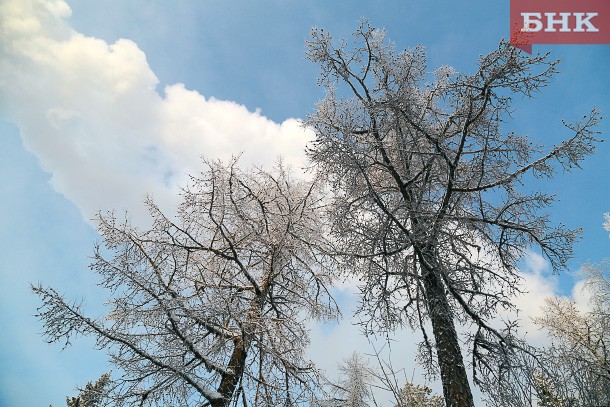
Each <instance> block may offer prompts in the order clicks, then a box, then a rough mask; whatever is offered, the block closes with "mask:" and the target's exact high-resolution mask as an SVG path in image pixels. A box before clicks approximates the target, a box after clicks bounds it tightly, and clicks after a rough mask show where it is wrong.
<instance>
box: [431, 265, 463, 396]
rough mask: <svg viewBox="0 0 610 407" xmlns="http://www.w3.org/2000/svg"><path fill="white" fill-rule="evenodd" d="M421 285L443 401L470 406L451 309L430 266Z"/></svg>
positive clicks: (441, 286) (441, 284) (442, 288)
mask: <svg viewBox="0 0 610 407" xmlns="http://www.w3.org/2000/svg"><path fill="white" fill-rule="evenodd" d="M424 288H425V290H426V298H427V301H428V309H429V314H430V319H431V321H432V331H433V333H434V340H435V342H436V352H437V358H438V364H439V367H440V371H441V381H442V382H443V395H444V397H445V402H446V403H447V406H449V407H472V406H474V401H473V399H472V392H471V391H470V384H469V382H468V376H467V375H466V367H465V366H464V360H463V358H462V351H461V348H460V344H459V342H458V336H457V332H456V330H455V325H454V323H453V313H452V312H451V308H450V307H449V301H448V300H447V295H446V294H445V288H444V286H443V283H442V281H441V280H440V278H439V277H438V276H437V275H436V274H435V273H434V271H433V270H427V271H426V274H425V275H424Z"/></svg>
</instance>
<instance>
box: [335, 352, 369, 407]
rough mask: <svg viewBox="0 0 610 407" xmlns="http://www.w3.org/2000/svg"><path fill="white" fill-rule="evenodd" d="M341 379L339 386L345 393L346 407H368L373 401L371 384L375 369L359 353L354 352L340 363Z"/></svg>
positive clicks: (341, 391) (344, 404) (344, 403)
mask: <svg viewBox="0 0 610 407" xmlns="http://www.w3.org/2000/svg"><path fill="white" fill-rule="evenodd" d="M339 373H340V375H341V379H340V382H339V386H337V388H338V389H339V390H340V393H342V394H343V404H342V406H345V407H368V406H371V405H372V402H373V392H372V388H371V385H372V383H373V380H374V373H373V370H372V369H371V368H370V367H369V366H368V364H367V363H366V361H365V360H364V359H363V358H362V356H360V355H359V354H358V353H355V352H354V353H353V354H352V355H351V356H350V357H348V358H346V359H345V360H344V361H343V362H342V363H340V364H339Z"/></svg>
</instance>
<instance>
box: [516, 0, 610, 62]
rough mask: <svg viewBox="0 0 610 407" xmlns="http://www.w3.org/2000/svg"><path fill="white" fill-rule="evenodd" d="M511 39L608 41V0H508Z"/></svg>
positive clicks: (522, 43) (527, 46)
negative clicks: (509, 0)
mask: <svg viewBox="0 0 610 407" xmlns="http://www.w3.org/2000/svg"><path fill="white" fill-rule="evenodd" d="M510 43H511V44H513V45H514V46H516V47H518V48H520V49H522V50H524V51H525V52H527V53H529V54H531V53H532V44H610V0H511V2H510Z"/></svg>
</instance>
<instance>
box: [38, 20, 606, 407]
mask: <svg viewBox="0 0 610 407" xmlns="http://www.w3.org/2000/svg"><path fill="white" fill-rule="evenodd" d="M354 38H355V40H354V42H353V43H347V42H345V41H342V42H340V43H339V44H336V43H334V42H333V39H332V36H331V35H330V34H329V33H327V32H325V31H323V30H319V29H314V30H313V32H312V37H311V39H310V40H309V41H308V51H307V55H308V57H309V59H311V60H312V61H314V62H317V63H319V64H320V66H321V67H322V77H321V84H323V85H324V87H325V90H326V97H325V99H324V100H322V101H321V102H320V103H319V104H318V106H317V110H316V111H315V112H314V113H313V114H311V115H310V116H309V119H308V122H307V125H308V126H310V127H311V128H313V129H314V130H315V132H316V140H315V141H314V142H313V144H312V145H311V146H310V149H309V151H308V153H309V157H310V159H311V163H312V165H313V166H314V167H315V168H316V170H317V174H318V175H319V176H318V177H317V178H316V180H315V181H313V182H302V181H298V180H295V179H292V178H291V177H290V176H289V175H288V174H287V172H286V170H285V169H284V168H283V167H282V166H279V167H278V168H276V170H275V172H273V173H268V172H264V171H262V170H254V171H253V172H252V173H246V172H242V171H241V170H239V169H238V167H237V166H236V165H235V163H231V164H230V165H228V166H224V165H221V164H219V163H208V164H207V165H208V170H207V171H206V172H205V173H203V174H202V175H201V176H200V177H198V178H197V177H195V178H193V179H192V182H191V185H190V186H189V187H188V188H186V189H185V190H184V192H183V203H182V205H181V206H180V208H179V214H178V215H179V216H178V219H177V220H173V218H172V217H168V216H167V215H165V214H163V213H162V212H161V211H160V210H159V208H157V206H155V204H154V203H153V202H152V201H150V200H149V201H148V205H149V208H150V213H151V216H152V218H153V226H152V228H151V229H150V230H146V231H140V230H139V229H138V228H136V227H134V226H133V225H130V223H129V222H128V221H125V222H119V221H118V220H117V219H116V218H115V217H114V216H113V215H107V216H100V218H99V232H100V234H101V235H102V237H103V246H100V247H98V248H97V250H96V253H95V262H94V264H93V265H92V268H93V270H94V271H95V272H97V273H98V274H99V275H100V276H101V277H102V286H103V287H105V288H106V289H108V290H110V292H111V294H112V300H111V301H110V303H109V307H110V310H109V312H108V313H107V314H106V315H105V316H103V317H100V318H97V319H92V318H89V317H87V316H85V315H84V314H83V313H82V312H81V309H80V307H79V306H78V305H77V304H74V303H71V302H68V301H66V300H64V298H63V297H62V296H61V295H59V294H58V293H57V292H56V291H55V290H53V289H51V288H45V287H42V286H37V287H34V288H33V289H34V291H35V292H36V293H37V294H38V295H39V296H40V297H41V299H42V302H43V305H42V306H41V308H40V313H39V317H40V318H41V319H42V320H43V321H44V333H45V335H46V336H47V338H48V340H49V341H51V342H54V341H60V340H64V341H65V343H66V344H68V343H69V342H70V340H71V339H72V338H73V337H74V336H75V335H77V334H83V335H92V336H94V337H96V338H97V340H98V346H99V347H100V348H108V349H111V350H112V354H111V357H112V362H113V363H114V364H115V365H116V366H118V367H119V368H120V371H121V372H123V376H122V377H120V378H119V379H117V380H115V381H113V382H112V384H111V386H110V387H111V388H110V391H109V397H110V398H111V400H112V402H113V404H114V405H124V404H125V405H129V404H136V403H140V404H147V405H148V404H150V405H176V404H179V405H211V406H229V405H238V404H240V403H241V405H244V406H250V405H252V406H279V405H298V404H302V403H311V402H312V400H315V399H319V397H317V396H316V392H317V391H319V389H320V388H321V387H320V375H319V373H318V372H317V370H316V369H315V368H314V366H313V365H312V364H311V363H310V362H308V361H306V360H305V358H304V354H303V352H304V349H305V347H306V345H307V343H308V339H307V338H308V336H307V331H306V329H305V325H304V323H305V320H306V319H308V318H318V319H319V318H333V317H334V316H336V315H337V312H338V310H337V307H336V304H335V303H334V301H333V299H332V297H331V296H330V294H329V286H330V283H331V277H332V276H333V275H334V274H335V272H336V270H338V272H340V273H346V274H348V275H351V276H354V275H355V276H357V277H358V278H359V279H360V281H362V286H361V290H362V299H361V307H360V310H359V311H360V313H361V315H362V316H364V318H363V320H364V321H365V322H364V323H363V328H364V332H365V334H366V335H369V334H371V333H379V332H387V331H392V330H395V329H397V328H402V327H405V326H408V327H410V328H413V329H419V330H420V331H421V334H422V342H421V355H420V359H421V362H422V363H423V365H424V366H425V367H426V368H427V369H428V372H429V373H431V374H433V375H434V374H437V373H438V374H440V378H441V381H442V384H443V395H444V400H445V402H446V403H447V405H450V406H472V405H473V404H474V401H473V397H472V392H471V388H470V384H469V379H468V375H467V365H468V364H470V366H471V368H472V372H473V377H474V382H475V384H477V385H479V386H481V387H482V388H483V389H488V390H490V389H502V388H504V387H503V386H506V385H508V384H507V383H509V382H510V381H511V380H513V381H514V380H517V381H519V380H521V379H519V378H518V377H516V376H515V374H514V372H516V371H518V369H517V368H518V367H520V366H526V365H527V366H529V365H531V364H528V363H529V360H530V359H533V360H538V359H539V355H538V354H537V353H536V352H535V351H534V350H533V349H531V348H530V347H528V346H527V345H526V344H525V343H523V342H522V341H520V340H517V339H516V337H515V335H514V326H513V325H510V324H508V325H507V326H506V327H500V328H498V327H496V326H494V325H493V324H492V322H490V321H491V320H492V319H493V318H494V317H495V316H496V315H497V312H498V311H499V310H502V309H506V308H509V309H510V308H513V307H514V305H513V296H514V295H515V294H516V293H517V292H519V290H520V284H519V283H520V274H519V272H518V269H517V263H518V261H519V260H520V258H521V257H522V256H523V254H524V253H525V252H526V250H528V249H529V248H531V247H532V246H534V247H535V248H537V249H538V250H539V251H540V252H541V253H542V254H543V255H544V256H545V257H546V258H547V259H548V260H549V261H550V263H551V264H552V266H553V267H554V269H556V270H560V269H562V268H564V267H565V266H566V262H567V260H568V259H569V258H570V257H571V256H572V244H573V242H574V241H575V240H576V239H577V237H578V231H576V230H571V229H568V228H566V227H565V226H563V225H558V226H556V225H552V224H551V223H550V221H549V218H548V215H547V212H546V210H547V208H548V207H549V206H550V205H551V204H552V203H553V200H554V199H553V196H550V195H546V194H543V193H538V192H528V191H524V189H523V184H524V181H525V180H526V179H527V177H530V176H534V177H547V178H549V177H553V176H554V175H555V174H556V173H557V171H558V170H564V171H570V170H572V169H573V168H575V167H578V166H579V163H580V162H581V160H582V159H583V158H584V157H585V156H587V155H589V154H591V153H592V152H593V150H594V148H595V144H596V143H597V142H598V140H597V139H596V134H597V133H598V132H597V131H596V130H595V128H596V125H597V124H598V122H599V120H600V117H599V114H598V113H597V112H596V111H595V110H593V111H592V112H591V113H590V114H589V115H587V116H584V117H583V118H582V119H581V120H579V121H577V122H576V123H574V124H568V123H565V126H566V128H567V130H568V132H569V133H570V137H569V138H568V139H566V140H565V141H562V142H561V143H558V144H557V145H555V146H553V147H552V148H550V149H545V148H544V147H543V146H538V145H536V144H534V143H533V142H532V141H530V139H529V138H527V137H525V136H522V135H518V134H516V133H514V132H511V131H506V130H505V129H504V126H505V124H506V122H507V121H508V120H509V119H510V113H511V109H512V102H513V98H514V97H515V96H522V95H524V96H526V97H531V96H532V95H534V94H535V93H536V92H538V91H539V90H540V89H542V88H543V87H544V86H545V85H546V84H547V83H548V82H549V81H550V80H551V78H552V77H553V75H554V74H555V73H556V71H557V61H553V60H550V59H549V57H548V55H536V56H533V57H527V56H523V55H521V54H520V52H519V51H518V50H517V49H515V48H513V47H512V46H510V45H509V44H507V43H505V42H502V43H500V45H499V47H498V49H497V50H494V51H493V52H491V53H490V54H488V55H487V56H484V57H482V58H481V59H480V60H479V61H478V64H477V69H476V71H475V72H474V73H472V74H459V73H456V72H455V71H454V70H453V69H451V68H448V67H442V68H439V69H437V70H436V71H435V72H434V74H433V75H430V74H429V73H428V72H427V67H426V56H425V53H424V51H423V49H422V48H419V47H418V48H414V49H411V50H406V51H403V52H396V51H395V50H394V47H393V45H392V44H391V43H389V42H388V41H387V40H386V38H385V33H384V32H383V31H382V30H378V29H374V28H372V27H371V26H369V24H368V23H367V22H364V23H363V24H362V25H361V26H360V27H359V29H358V30H357V31H356V33H355V35H354ZM323 192H326V193H327V194H326V196H324V195H325V194H324V193H323ZM549 306H551V305H549ZM458 324H461V325H463V326H466V327H467V328H469V329H466V331H467V332H469V333H468V334H467V335H466V337H465V338H462V340H463V342H462V341H460V338H459V335H458V333H457V329H456V326H458ZM430 327H431V332H430ZM462 343H464V344H466V349H465V352H467V354H468V355H469V356H470V359H469V361H467V362H465V359H464V353H463V351H462ZM348 370H349V369H348ZM365 376H366V375H365ZM527 377H533V376H531V375H530V376H527ZM358 380H360V379H358ZM358 380H356V378H354V379H353V380H352V382H353V383H356V382H357V381H358ZM528 380H529V379H528ZM353 383H352V384H353ZM362 383H364V382H362ZM362 383H361V384H362ZM358 386H360V385H358ZM365 387H366V386H365ZM365 387H362V389H364V388H365ZM490 391H491V390H490ZM404 392H406V393H405V394H407V393H408V394H423V395H424V396H425V397H427V393H428V391H427V390H426V389H423V390H422V389H421V388H417V387H412V388H409V389H406V390H404ZM422 392H423V393H422ZM348 393H349V392H348ZM352 393H353V392H352ZM394 393H395V394H397V397H396V400H397V401H396V403H397V405H403V404H405V403H406V404H407V405H411V404H409V403H411V402H410V401H404V400H403V402H401V401H400V400H401V398H400V397H402V396H400V394H401V393H400V389H395V391H394ZM350 394H351V393H350ZM359 394H360V395H359V396H357V397H356V396H354V397H355V398H354V399H353V400H354V403H355V404H354V405H360V404H362V403H365V401H366V400H365V399H366V398H367V397H368V396H367V393H366V391H364V390H363V391H361V392H360V393H359ZM350 397H351V396H350ZM422 397H423V396H422ZM403 399H405V400H406V396H404V397H403ZM424 399H425V398H424ZM424 399H422V400H424ZM358 400H360V401H358ZM409 400H410V399H409ZM425 400H427V399H425ZM358 403H360V404H358ZM401 403H402V404H401ZM431 403H432V404H434V403H436V404H439V403H441V401H440V399H433V400H432V401H431ZM363 405H364V404H363ZM423 405H429V404H425V403H424V404H423Z"/></svg>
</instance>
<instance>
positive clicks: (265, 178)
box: [33, 163, 337, 406]
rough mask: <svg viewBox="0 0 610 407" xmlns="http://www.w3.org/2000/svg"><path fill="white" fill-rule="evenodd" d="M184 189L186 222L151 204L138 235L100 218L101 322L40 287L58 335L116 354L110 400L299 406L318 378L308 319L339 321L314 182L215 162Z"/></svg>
mask: <svg viewBox="0 0 610 407" xmlns="http://www.w3.org/2000/svg"><path fill="white" fill-rule="evenodd" d="M208 167H209V169H208V170H207V172H205V173H203V174H202V175H201V177H199V178H193V179H192V182H191V185H190V186H189V187H188V188H187V189H185V190H184V192H183V203H182V205H181V206H180V207H179V213H178V217H177V218H178V220H175V221H174V220H172V219H173V218H170V217H167V216H165V215H164V214H163V213H161V211H160V210H159V209H158V208H157V207H156V206H155V205H154V203H152V201H149V202H148V204H149V207H150V212H151V215H152V217H153V220H154V224H153V226H152V228H151V229H150V230H147V231H140V230H138V228H136V227H134V226H131V225H130V224H129V222H127V221H126V222H124V223H123V222H118V221H117V220H116V219H115V217H114V216H112V215H108V216H104V217H100V219H99V232H100V233H101V235H102V236H103V243H104V246H105V248H104V247H97V249H96V251H95V262H94V263H93V265H92V269H93V270H94V271H95V272H97V273H98V274H99V275H100V276H101V277H102V283H101V285H102V286H103V287H104V288H106V289H108V290H110V292H111V294H112V297H111V299H110V301H109V307H110V310H109V312H108V313H107V314H106V315H105V316H104V317H101V318H97V319H92V318H89V317H87V316H85V315H83V313H82V312H81V310H80V307H79V305H77V304H74V303H71V302H67V301H66V300H64V299H63V298H62V296H60V295H59V294H58V293H57V292H56V291H55V290H53V289H51V288H43V287H41V286H37V287H33V290H34V292H35V293H37V294H38V295H39V296H40V298H41V299H42V301H43V305H42V306H41V308H40V313H39V317H40V318H41V319H42V320H43V321H44V333H45V334H46V336H47V338H48V340H49V341H50V342H55V341H61V340H65V343H66V344H68V343H69V342H70V341H71V340H72V338H73V337H74V336H76V335H79V334H81V335H89V336H93V337H95V338H97V345H98V347H99V348H101V349H108V350H111V351H112V353H111V357H112V359H111V361H112V363H113V364H114V365H116V366H117V367H119V368H120V372H122V377H120V378H119V379H117V380H115V381H114V382H113V383H112V386H111V387H112V392H111V396H112V397H113V405H164V406H165V405H181V406H187V405H198V406H199V405H210V406H229V405H238V403H239V405H240V406H241V405H243V406H279V405H287V406H288V405H300V404H301V403H302V402H304V401H305V400H309V399H310V397H311V396H312V392H315V391H316V382H317V380H318V373H317V371H316V369H315V368H314V366H313V365H312V364H311V363H310V362H308V361H307V360H305V359H304V350H305V348H306V346H307V344H308V333H307V331H306V329H305V327H304V321H305V320H306V319H308V318H333V317H334V316H335V315H336V312H337V309H336V305H335V303H334V301H333V300H332V298H331V296H330V295H329V293H328V291H327V285H328V284H329V281H330V280H329V278H330V277H329V276H330V274H329V268H328V267H327V266H328V264H326V263H325V262H324V261H323V257H320V256H319V251H318V248H319V247H320V245H322V244H323V241H322V233H321V232H322V231H321V224H320V222H319V219H318V215H317V213H318V209H319V208H318V206H319V204H320V201H319V194H318V192H319V191H318V190H317V187H316V185H315V184H314V183H306V182H297V181H296V180H294V179H292V178H291V177H290V176H289V175H288V174H287V173H286V171H285V170H284V169H283V168H282V167H281V166H278V168H277V169H276V171H275V172H273V173H267V172H263V171H262V170H253V172H252V173H245V172H242V171H240V170H239V169H238V168H237V167H236V166H235V163H232V164H231V165H230V166H223V165H221V164H219V163H209V164H208Z"/></svg>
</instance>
